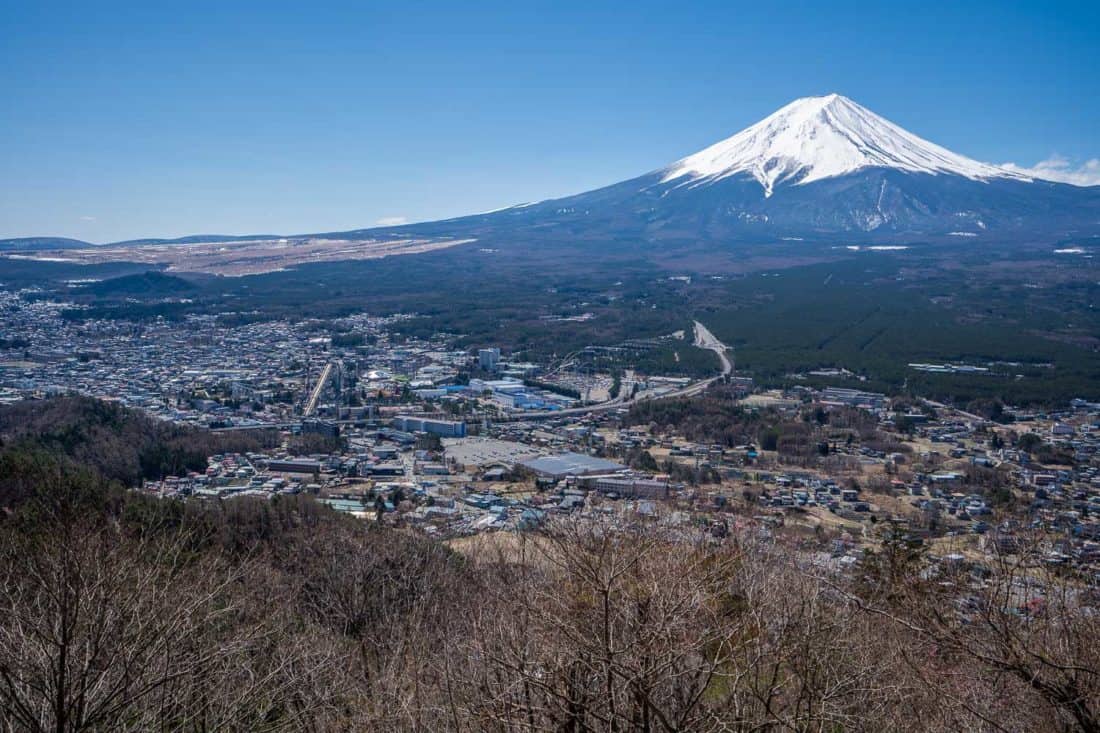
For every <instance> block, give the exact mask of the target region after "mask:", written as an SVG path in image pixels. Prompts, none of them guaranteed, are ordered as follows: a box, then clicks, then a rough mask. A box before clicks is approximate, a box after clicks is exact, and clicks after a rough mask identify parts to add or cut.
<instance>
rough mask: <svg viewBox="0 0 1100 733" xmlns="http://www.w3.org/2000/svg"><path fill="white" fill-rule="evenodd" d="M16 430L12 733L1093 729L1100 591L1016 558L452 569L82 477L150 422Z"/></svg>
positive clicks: (651, 534) (326, 514)
mask: <svg viewBox="0 0 1100 733" xmlns="http://www.w3.org/2000/svg"><path fill="white" fill-rule="evenodd" d="M35 407H36V408H41V407H42V406H41V405H36V406H35ZM28 414H29V413H28V408H27V407H25V406H18V405H17V406H15V407H13V408H3V409H0V424H3V425H5V426H6V428H5V430H6V432H5V433H4V434H5V436H6V437H5V438H4V444H3V446H2V447H0V453H2V459H3V460H4V461H5V467H6V468H5V471H6V476H7V477H8V478H9V479H10V478H12V475H13V471H17V472H18V473H19V476H18V478H19V479H20V480H21V482H22V483H23V485H25V486H28V487H32V489H33V490H31V491H29V492H28V493H23V494H19V495H11V494H9V495H7V496H6V498H5V506H4V509H5V511H4V513H3V515H2V519H0V558H2V562H0V577H2V582H3V589H4V593H3V594H2V595H0V614H2V615H3V618H4V620H5V621H4V625H3V633H0V717H2V718H3V720H4V721H5V724H6V728H7V729H10V730H45V729H51V730H62V731H76V730H112V731H118V730H149V729H158V730H166V731H167V730H172V731H175V730H179V731H183V730H188V731H191V730H215V729H226V730H245V729H247V730H318V731H321V730H469V731H475V730H477V731H480V730H500V731H504V730H563V731H565V730H568V731H583V730H647V731H649V730H652V731H668V730H684V731H687V730H691V731H700V730H715V731H717V730H750V729H769V730H771V729H793V730H811V729H812V730H823V729H828V730H875V731H881V730H900V729H906V730H914V729H917V730H1018V731H1024V730H1029V731H1062V730H1081V731H1095V730H1097V729H1098V726H1100V705H1097V700H1100V653H1098V651H1097V648H1096V645H1095V643H1094V642H1095V638H1096V634H1097V632H1100V628H1098V626H1097V623H1098V621H1097V619H1098V618H1100V616H1098V615H1097V613H1096V607H1095V604H1096V603H1097V598H1096V597H1095V595H1089V594H1088V593H1087V592H1086V590H1087V589H1088V586H1087V584H1086V582H1085V579H1082V578H1075V577H1073V576H1072V575H1061V576H1059V575H1056V574H1054V573H1052V572H1048V571H1046V570H1044V569H1043V568H1042V567H1039V566H1037V565H1036V566H1031V565H1027V566H1026V567H1025V566H1024V565H1023V564H1022V563H1024V561H1026V560H1027V556H1026V553H1021V554H1020V555H1019V556H1018V557H1005V558H1003V560H1002V561H1000V562H998V563H997V564H995V565H994V566H993V567H990V568H987V569H986V571H985V572H986V580H985V582H984V584H983V585H980V586H976V585H974V584H973V583H972V582H971V580H972V579H971V578H970V577H969V575H968V574H967V573H965V572H959V573H957V574H951V573H947V574H945V573H944V571H942V570H941V571H940V572H939V574H935V575H930V574H929V572H928V566H927V565H926V564H925V561H924V559H923V557H922V554H921V552H920V550H919V549H916V548H911V547H909V546H907V545H905V544H904V543H903V542H900V541H895V540H892V539H890V538H889V536H888V535H887V536H885V539H884V541H883V544H882V545H881V549H880V551H879V552H878V553H877V554H874V555H868V556H867V558H865V560H864V561H863V562H862V563H861V565H860V567H858V568H856V569H855V570H854V571H853V572H840V571H838V570H837V569H835V568H832V567H830V565H829V563H828V562H827V560H821V559H820V558H821V557H824V556H818V555H814V554H812V553H811V552H810V551H808V550H807V549H806V548H805V547H804V546H801V545H796V544H793V543H789V542H786V541H785V540H783V539H782V537H781V536H779V537H778V538H773V539H765V538H764V537H763V536H762V535H761V534H759V533H758V532H756V531H746V532H744V533H737V532H735V533H734V534H733V536H731V537H730V538H727V539H725V540H717V539H714V538H711V537H709V535H704V534H702V533H700V534H698V535H691V534H688V535H685V534H684V533H683V532H677V533H675V534H673V533H670V532H667V531H664V530H662V529H661V524H660V523H652V522H643V521H641V520H639V521H638V522H637V523H633V524H628V525H625V526H621V527H619V528H618V529H616V530H614V531H597V530H595V529H594V528H592V527H590V526H588V525H586V524H585V523H583V522H580V521H571V520H566V519H562V520H560V521H556V522H552V523H550V524H549V525H548V527H547V528H546V529H545V530H544V531H542V532H539V533H535V534H520V535H503V534H502V535H494V536H493V537H498V538H499V539H500V541H497V542H488V543H486V544H483V545H476V544H475V545H469V544H464V545H463V552H462V554H456V553H455V552H453V551H451V550H449V549H448V548H447V547H446V546H444V545H443V544H441V543H438V542H434V541H431V540H426V539H422V538H418V537H415V536H412V535H409V534H406V533H404V532H402V531H400V530H394V529H384V528H376V527H374V526H373V523H370V522H360V521H357V520H352V519H350V518H347V517H342V516H338V515H336V514H335V513H333V512H331V511H329V510H327V509H325V508H322V507H321V506H320V505H319V504H317V503H315V502H313V501H312V500H310V499H308V498H304V497H278V498H276V499H274V500H271V501H253V500H228V501H221V502H216V501H215V502H207V503H199V502H187V503H184V502H176V501H158V500H154V499H151V498H148V497H144V496H141V495H138V494H135V493H131V492H128V491H125V490H124V487H123V486H122V485H121V484H118V483H116V482H113V481H112V480H111V479H110V478H109V477H108V475H106V474H105V470H106V469H108V467H105V466H97V465H95V464H94V463H89V462H88V461H86V460H83V459H81V458H79V457H82V456H89V455H96V454H97V453H98V452H99V451H100V450H102V449H103V448H104V447H106V446H107V445H108V443H107V441H108V438H107V437H106V436H108V435H111V434H112V433H113V426H117V425H118V424H119V421H121V423H122V424H123V425H129V426H135V425H138V424H141V421H139V420H135V419H134V417H133V416H132V415H131V414H130V413H127V412H125V411H119V410H115V409H102V410H98V409H96V408H93V407H92V406H91V405H89V404H87V403H83V402H73V401H70V400H60V401H58V402H54V403H48V404H47V405H46V409H45V410H39V411H38V412H37V413H36V414H37V415H39V416H40V417H38V418H37V419H36V421H35V422H34V424H32V425H27V426H26V427H25V428H23V429H21V430H19V431H18V432H19V436H18V437H17V438H15V439H13V438H11V437H10V436H11V435H12V432H13V431H12V426H13V425H15V424H17V423H18V422H20V421H21V420H23V419H24V418H25V417H26V416H27V415H28ZM74 415H75V416H76V423H77V424H79V425H80V426H81V427H80V428H79V429H76V430H68V427H67V426H69V425H70V424H74V421H73V418H74ZM146 427H150V428H151V426H148V425H146ZM130 434H131V435H132V434H133V433H132V432H131V433H130ZM36 435H41V436H42V437H41V438H36V437H35V436H36ZM62 436H67V437H62ZM135 437H136V436H135ZM177 439H178V436H172V435H168V434H164V433H158V432H156V431H155V430H150V432H149V433H148V434H146V435H145V436H144V438H143V440H144V442H145V443H146V444H147V449H149V450H156V449H157V448H158V446H161V447H163V446H166V445H168V444H171V443H172V441H174V440H177ZM211 440H214V439H213V438H211ZM219 440H220V438H219ZM47 446H52V447H50V448H49V453H46V454H43V452H42V448H43V447H47ZM815 558H816V559H815ZM1024 583H1031V584H1033V585H1034V584H1043V587H1044V588H1046V589H1047V590H1048V591H1049V592H1048V593H1047V594H1046V596H1045V598H1046V600H1045V602H1044V603H1043V604H1042V605H1026V604H1024V603H1023V601H1024V600H1025V597H1024V596H1023V595H1021V594H1020V593H1019V591H1018V589H1019V588H1020V587H1021V584H1024ZM971 587H973V588H974V590H972V591H970V590H968V591H966V594H965V596H962V595H960V589H963V588H971ZM993 721H995V723H994V722H993Z"/></svg>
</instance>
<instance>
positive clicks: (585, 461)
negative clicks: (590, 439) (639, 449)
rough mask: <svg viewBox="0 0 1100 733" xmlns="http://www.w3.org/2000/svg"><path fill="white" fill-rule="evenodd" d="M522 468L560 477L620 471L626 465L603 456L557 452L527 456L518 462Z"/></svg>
mask: <svg viewBox="0 0 1100 733" xmlns="http://www.w3.org/2000/svg"><path fill="white" fill-rule="evenodd" d="M519 465H521V466H523V467H524V468H527V469H530V470H531V471H534V472H535V473H537V474H538V475H539V476H546V477H549V478H553V479H562V478H565V477H566V476H592V475H594V474H600V473H614V472H615V471H622V470H624V469H625V468H626V466H624V465H622V464H620V463H615V462H614V461H608V460H606V459H604V458H596V457H594V456H586V455H584V454H583V453H559V454H558V455H556V456H542V457H540V458H528V459H525V460H522V461H520V462H519Z"/></svg>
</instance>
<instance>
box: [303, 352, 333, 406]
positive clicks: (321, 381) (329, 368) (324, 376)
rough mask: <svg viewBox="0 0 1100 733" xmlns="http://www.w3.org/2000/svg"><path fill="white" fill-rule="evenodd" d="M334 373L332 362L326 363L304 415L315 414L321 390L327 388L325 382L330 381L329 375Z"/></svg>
mask: <svg viewBox="0 0 1100 733" xmlns="http://www.w3.org/2000/svg"><path fill="white" fill-rule="evenodd" d="M331 374H332V362H331V361H330V362H329V363H328V364H325V368H324V369H323V370H322V371H321V376H320V378H319V379H318V380H317V384H316V385H315V386H314V387H313V394H311V395H310V396H309V402H307V403H306V409H305V410H303V411H302V415H303V416H305V417H309V416H310V415H312V414H313V411H314V410H316V409H317V403H318V402H319V401H320V399H321V392H323V391H324V389H325V383H327V382H328V378H329V376H330V375H331Z"/></svg>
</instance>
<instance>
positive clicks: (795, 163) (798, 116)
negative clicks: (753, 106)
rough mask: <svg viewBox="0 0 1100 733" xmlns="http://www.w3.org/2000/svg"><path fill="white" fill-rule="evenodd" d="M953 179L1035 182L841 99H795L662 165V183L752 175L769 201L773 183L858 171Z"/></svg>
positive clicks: (803, 181)
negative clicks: (878, 170) (950, 176)
mask: <svg viewBox="0 0 1100 733" xmlns="http://www.w3.org/2000/svg"><path fill="white" fill-rule="evenodd" d="M872 167H879V168H894V169H899V170H903V171H908V172H912V173H929V174H933V175H936V174H941V173H944V174H953V175H958V176H964V177H966V178H969V179H971V180H989V179H991V178H1010V179H1015V180H1018V181H1030V180H1032V179H1031V178H1029V177H1028V176H1026V175H1024V174H1022V173H1018V172H1016V171H1012V170H1008V169H1006V168H1000V167H998V166H995V165H989V164H988V163H980V162H978V161H976V160H972V159H970V158H967V157H965V156H962V155H958V154H956V153H953V152H951V151H950V150H947V149H946V148H942V147H940V146H939V145H936V144H935V143H931V142H928V141H927V140H924V139H922V138H919V137H917V136H916V135H914V134H912V133H911V132H908V131H906V130H903V129H902V128H900V127H898V126H897V125H895V124H894V123H892V122H890V121H889V120H886V119H884V118H882V117H879V116H878V115H876V114H875V113H874V112H872V111H871V110H869V109H867V108H866V107H863V106H861V105H859V104H856V103H855V102H853V101H852V100H850V99H848V98H847V97H843V96H841V95H839V94H829V95H827V96H824V97H805V98H803V99H796V100H795V101H793V102H791V103H790V104H788V105H787V106H785V107H783V108H782V109H780V110H778V111H777V112H775V113H773V114H772V115H770V116H768V117H766V118H764V119H763V120H761V121H760V122H758V123H756V124H755V125H752V126H751V127H748V128H746V129H744V130H742V131H741V132H739V133H737V134H736V135H734V136H733V137H730V138H727V139H725V140H723V141H721V142H719V143H717V144H715V145H712V146H710V147H709V148H706V149H705V150H701V151H700V152H698V153H695V154H694V155H689V156H688V157H686V158H683V159H682V160H679V161H677V162H676V163H673V164H672V165H671V166H669V167H668V168H666V169H665V170H664V171H663V172H662V173H663V178H662V180H663V181H665V182H668V181H672V180H675V179H679V178H685V177H686V178H687V179H688V180H689V181H699V182H701V183H702V182H709V181H715V180H719V179H722V178H727V177H729V176H734V175H738V174H747V175H751V176H752V177H753V178H755V179H756V180H757V181H759V182H760V184H761V185H762V186H763V187H764V193H765V195H766V196H771V194H772V191H773V189H774V188H775V186H776V185H778V184H781V183H789V184H792V185H800V184H804V183H810V182H811V181H818V180H821V179H823V178H832V177H834V176H842V175H845V174H848V173H852V172H854V171H857V170H860V169H863V168H872Z"/></svg>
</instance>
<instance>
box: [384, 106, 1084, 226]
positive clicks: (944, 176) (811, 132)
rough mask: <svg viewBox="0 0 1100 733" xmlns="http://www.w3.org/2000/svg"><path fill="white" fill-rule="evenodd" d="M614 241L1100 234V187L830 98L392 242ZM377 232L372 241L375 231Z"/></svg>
mask: <svg viewBox="0 0 1100 733" xmlns="http://www.w3.org/2000/svg"><path fill="white" fill-rule="evenodd" d="M410 230H411V231H416V232H421V233H432V234H449V235H463V236H466V235H475V236H482V237H492V238H494V239H496V238H498V237H499V236H502V235H523V236H525V237H533V238H538V239H542V240H545V239H546V238H547V237H554V236H556V235H562V236H568V237H572V238H580V239H586V240H587V239H593V238H597V239H613V240H615V241H619V242H622V243H627V242H630V243H635V244H638V243H641V244H644V243H645V242H653V243H659V242H666V241H671V240H685V241H687V240H691V241H694V242H699V241H703V240H729V241H738V240H752V241H761V240H766V239H768V238H788V239H790V238H806V239H819V240H820V239H835V238H838V237H842V238H844V239H846V240H847V239H868V240H869V239H875V240H884V239H885V240H892V241H898V240H923V239H939V238H943V239H944V240H945V241H947V240H949V239H950V238H953V237H958V238H960V240H959V241H962V239H963V238H971V239H977V238H985V239H989V240H994V239H996V240H999V241H1004V240H1006V239H1018V238H1031V237H1036V236H1040V237H1042V238H1044V239H1060V238H1065V237H1073V236H1091V235H1093V234H1097V233H1100V186H1093V187H1080V186H1074V185H1071V184H1067V183H1058V182H1054V181H1047V180H1042V179H1039V178H1036V177H1032V176H1029V175H1025V174H1023V173H1020V172H1019V171H1017V170H1011V169H1008V168H1003V167H1000V166H996V165H991V164H988V163H981V162H979V161H976V160H972V159H970V158H967V157H966V156H963V155H960V154H958V153H954V152H952V151H950V150H947V149H946V148H943V147H941V146H939V145H936V144H935V143H932V142H929V141H927V140H924V139H923V138H920V137H918V136H917V135H914V134H913V133H911V132H908V131H907V130H904V129H903V128H901V127H899V126H898V125H896V124H894V123H892V122H890V121H889V120H886V119H884V118H883V117H880V116H879V115H877V114H875V113H874V112H872V111H870V110H869V109H867V108H866V107H863V106H861V105H859V104H857V103H856V102H853V101H852V100H851V99H848V98H847V97H843V96H841V95H838V94H829V95H827V96H821V97H806V98H803V99H798V100H795V101H794V102H791V103H790V104H788V105H786V106H785V107H783V108H781V109H779V110H778V111H776V112H775V113H773V114H772V115H770V116H768V117H767V118H765V119H763V120H761V121H760V122H758V123H756V124H755V125H752V126H751V127H748V128H746V129H745V130H742V131H741V132H739V133H737V134H736V135H734V136H732V137H730V138H727V139H725V140H722V141H721V142H718V143H716V144H714V145H712V146H710V147H708V148H706V149H704V150H701V151H699V152H697V153H695V154H693V155H689V156H687V157H685V158H682V159H680V160H678V161H676V162H674V163H672V164H670V165H667V166H665V167H663V168H659V169H657V170H655V171H651V172H650V173H647V174H645V175H642V176H639V177H637V178H633V179H630V180H627V181H623V182H621V183H616V184H613V185H610V186H607V187H604V188H601V189H597V190H594V191H589V192H586V193H582V194H578V195H575V196H569V197H566V198H562V199H555V200H550V201H543V202H538V203H534V204H524V205H520V206H515V207H512V208H508V209H503V210H500V211H495V212H490V213H487V214H481V215H475V216H467V217H462V218H458V219H451V220H447V221H442V222H431V223H427V224H417V225H410V226H407V227H401V228H399V229H396V230H395V231H410ZM374 231H377V230H374Z"/></svg>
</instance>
